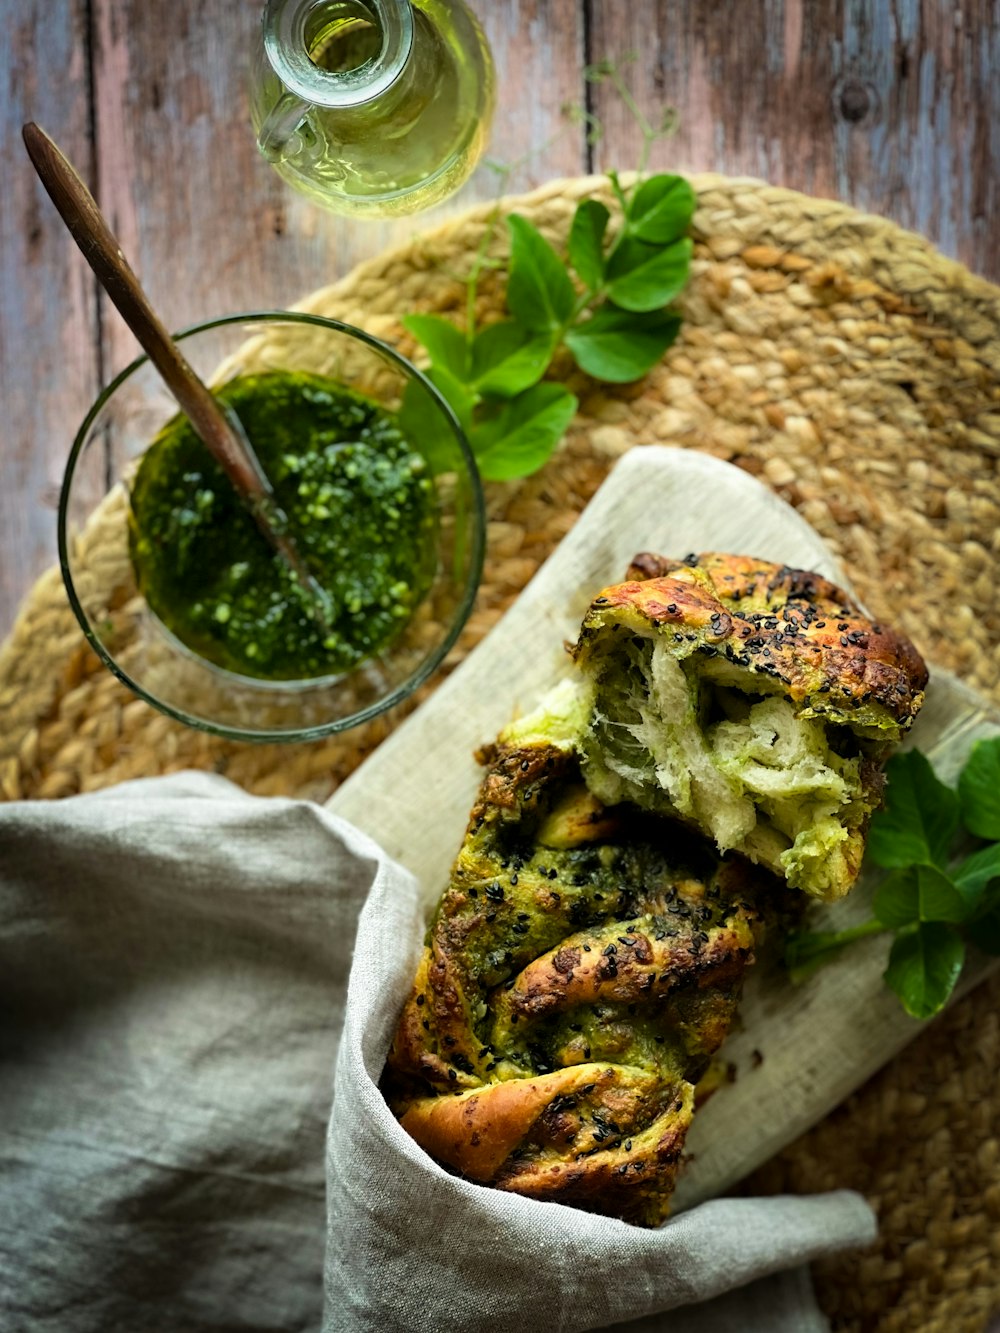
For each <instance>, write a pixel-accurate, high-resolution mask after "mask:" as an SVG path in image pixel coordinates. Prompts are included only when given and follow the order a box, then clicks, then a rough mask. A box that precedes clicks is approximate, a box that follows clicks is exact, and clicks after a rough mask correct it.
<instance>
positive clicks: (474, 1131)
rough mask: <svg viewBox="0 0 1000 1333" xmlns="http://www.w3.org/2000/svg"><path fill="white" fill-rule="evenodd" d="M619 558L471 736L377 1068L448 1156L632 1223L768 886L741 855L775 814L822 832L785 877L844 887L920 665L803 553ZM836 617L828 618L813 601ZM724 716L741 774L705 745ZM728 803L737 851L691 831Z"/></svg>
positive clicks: (718, 733) (704, 1061) (724, 1017)
mask: <svg viewBox="0 0 1000 1333" xmlns="http://www.w3.org/2000/svg"><path fill="white" fill-rule="evenodd" d="M637 561H638V563H637V564H635V565H633V568H632V570H630V573H631V574H632V575H633V577H632V579H630V580H629V581H628V582H626V583H625V584H622V585H618V586H617V587H614V588H609V589H606V590H605V591H604V592H603V593H601V595H600V596H599V597H597V598H596V599H595V601H594V603H593V604H592V606H591V610H590V612H589V613H588V615H587V618H586V619H585V621H584V627H583V631H582V634H581V637H580V642H579V643H578V645H577V648H576V650H575V656H576V660H577V663H578V665H579V666H580V667H581V670H580V672H579V673H577V676H576V678H575V679H573V680H571V681H568V682H564V683H563V685H561V686H560V687H558V688H557V689H556V690H555V691H554V692H553V693H552V694H551V695H550V696H549V697H548V698H547V699H546V700H545V701H544V703H543V706H542V708H541V709H540V710H539V711H538V712H537V713H535V714H533V715H531V716H530V717H528V718H525V719H523V720H521V721H519V722H517V723H515V724H513V725H512V726H510V727H508V728H507V729H506V730H505V731H504V732H503V733H501V735H500V737H499V738H498V741H497V743H496V744H495V745H493V746H489V747H487V748H486V749H485V750H484V751H483V752H482V754H481V756H480V758H481V760H482V762H483V763H484V764H485V765H486V775H485V778H484V780H483V783H482V786H481V788H480V792H479V796H478V799H477V801H476V805H475V807H474V809H473V811H472V816H471V820H470V824H469V828H468V831H467V834H466V837H465V841H464V843H463V845H462V848H461V851H460V852H459V855H458V858H457V860H456V862H455V865H454V867H453V870H452V875H451V881H450V884H449V886H448V888H447V889H446V890H445V893H444V895H443V897H442V898H441V901H440V903H439V906H438V909H437V912H436V915H435V917H434V920H433V922H432V924H431V927H430V931H429V937H428V944H427V948H426V949H425V951H424V955H423V958H422V961H421V963H420V967H419V970H418V973H417V977H416V981H415V983H414V987H413V991H412V993H411V995H410V998H409V999H408V1001H407V1003H406V1005H405V1007H404V1010H403V1014H402V1017H401V1019H400V1023H399V1028H398V1030H397V1034H396V1038H395V1041H394V1044H393V1047H392V1050H391V1052H390V1056H389V1061H388V1064H387V1068H386V1073H385V1076H384V1079H383V1091H384V1093H385V1095H386V1097H387V1100H388V1101H389V1104H390V1106H391V1107H392V1109H393V1111H394V1112H395V1113H396V1114H397V1115H398V1116H399V1118H400V1120H401V1122H402V1124H403V1126H404V1128H405V1129H406V1130H408V1132H409V1133H410V1134H411V1135H412V1136H413V1137H414V1138H415V1139H416V1140H417V1142H418V1143H420V1144H421V1145H422V1146H423V1147H424V1148H425V1149H426V1150H427V1152H429V1153H430V1154H431V1156H433V1157H434V1158H436V1160H438V1161H439V1162H441V1163H442V1164H444V1165H445V1166H447V1167H449V1168H450V1169H452V1170H454V1171H456V1172H458V1173H460V1174H462V1175H463V1176H465V1177H466V1178H468V1179H470V1180H475V1181H479V1182H482V1183H485V1184H491V1185H493V1186H494V1187H496V1188H499V1189H505V1190H513V1191H517V1192H518V1193H521V1194H525V1195H528V1196H531V1197H535V1198H544V1199H555V1200H560V1201H562V1202H566V1203H572V1204H575V1205H576V1206H578V1207H583V1208H587V1209H590V1210H591V1211H596V1212H603V1213H608V1214H611V1215H613V1216H616V1217H620V1218H623V1219H625V1220H627V1221H631V1222H634V1223H637V1224H640V1225H646V1226H654V1225H656V1224H658V1223H659V1222H661V1221H662V1220H663V1219H664V1217H665V1216H666V1214H667V1211H668V1204H669V1197H670V1194H671V1191H672V1189H673V1186H674V1180H675V1177H676V1174H677V1170H678V1167H679V1163H680V1158H681V1152H682V1148H683V1143H684V1137H685V1134H686V1131H687V1128H688V1125H689V1123H690V1121H691V1116H692V1114H693V1111H694V1107H695V1103H696V1101H697V1099H698V1097H699V1081H702V1087H703V1088H704V1086H705V1085H707V1084H708V1083H709V1082H710V1081H711V1079H710V1075H709V1077H706V1073H707V1072H709V1071H710V1063H711V1060H712V1056H713V1054H714V1052H715V1051H716V1050H717V1049H718V1047H719V1046H720V1045H721V1043H722V1041H723V1040H724V1038H725V1036H726V1034H727V1032H728V1030H729V1028H730V1025H731V1023H732V1020H733V1017H734V1015H735V1012H736V1008H737V1005H738V1003H739V998H740V991H741V987H742V983H743V978H744V975H745V973H746V970H747V968H748V967H749V966H750V964H751V963H752V962H753V959H754V954H755V951H756V950H757V949H758V947H759V944H760V942H761V940H762V938H763V935H764V932H765V929H766V928H767V927H768V925H769V924H772V923H773V922H774V921H775V920H777V919H779V918H780V917H781V916H782V915H784V914H785V913H786V912H787V911H788V910H789V895H788V892H787V886H786V882H785V878H784V877H782V878H779V877H778V875H775V874H774V873H772V870H771V869H767V868H763V867H758V866H757V865H755V864H753V860H752V859H748V857H752V858H755V859H757V860H759V861H761V862H763V863H764V865H765V866H770V867H772V869H773V870H777V871H779V873H780V872H783V871H784V872H786V873H787V878H788V879H789V880H793V881H794V879H795V877H796V876H797V875H798V874H799V868H800V865H801V864H802V863H804V862H805V863H807V862H808V858H804V857H800V858H799V859H796V857H795V856H794V855H793V856H791V857H788V856H784V859H783V854H784V853H786V852H789V851H791V852H793V853H794V851H795V849H796V847H797V846H798V838H799V836H800V834H801V835H803V836H805V837H806V839H808V838H809V837H812V838H813V839H814V840H815V839H818V840H819V843H821V842H822V840H823V839H824V838H825V839H826V843H827V845H828V847H829V848H832V853H830V856H833V857H834V859H835V854H836V852H837V849H838V848H842V847H843V846H844V845H845V844H847V846H848V847H849V849H850V855H849V856H848V855H846V854H845V855H843V856H841V858H840V861H839V862H838V863H837V866H836V868H835V871H834V872H833V874H832V877H829V876H828V877H827V879H822V878H816V874H817V872H816V871H815V869H814V870H813V872H812V873H813V875H814V880H813V882H807V883H805V884H803V887H806V888H810V889H812V891H814V892H816V891H821V890H824V889H825V890H830V889H831V886H832V890H833V891H834V892H840V891H843V889H844V886H845V884H846V880H847V878H848V876H849V877H850V878H851V879H852V880H853V876H854V875H855V874H856V873H857V863H860V857H861V850H862V849H863V841H864V825H865V823H866V819H867V812H868V811H869V810H870V809H871V807H872V805H873V804H874V803H875V802H876V801H877V799H878V791H879V788H878V760H879V758H880V757H881V756H882V755H883V754H884V753H885V750H886V748H887V745H886V739H885V738H886V736H889V737H891V738H895V737H896V736H898V734H899V732H900V730H901V729H902V727H904V726H905V725H907V724H908V722H909V720H910V719H911V718H912V716H913V714H914V713H915V712H916V709H917V707H919V691H920V690H921V689H922V686H923V681H924V680H925V679H926V673H925V672H924V668H923V663H922V662H920V659H919V658H918V657H917V655H916V653H915V651H914V650H913V649H912V647H911V646H910V645H909V644H908V643H906V641H905V640H902V639H898V638H897V637H896V636H895V635H893V634H892V633H891V632H890V631H887V630H882V629H879V628H877V627H875V626H872V625H870V624H869V623H868V622H866V621H864V620H863V618H862V617H861V616H860V612H858V611H857V608H855V607H853V606H852V604H851V603H850V602H849V601H848V599H847V598H846V597H845V596H844V594H843V593H841V592H839V590H837V589H835V588H833V586H832V585H830V584H828V583H826V581H825V580H821V579H819V578H818V577H817V576H814V575H804V574H801V573H799V572H796V571H790V570H783V569H779V568H778V567H777V566H773V565H770V566H769V565H766V564H764V563H763V562H758V561H747V560H742V559H741V558H737V557H718V556H707V557H702V558H701V561H700V562H695V563H693V564H691V563H689V564H687V565H680V564H677V563H676V562H668V561H663V560H661V559H660V558H659V557H637ZM644 573H652V574H654V575H655V577H653V578H652V580H650V581H646V580H644V579H643V578H642V575H643V574H644ZM817 606H821V607H822V608H823V609H822V612H821V613H820V612H819V611H817V610H816V607H817ZM827 606H829V607H830V608H831V610H830V611H827V609H826V608H827ZM848 615H849V616H850V620H849V622H847V623H848V624H849V629H847V630H840V629H839V628H838V629H836V635H837V639H836V641H835V642H830V638H831V636H830V635H824V634H823V630H824V628H826V626H825V625H824V624H820V623H818V622H819V621H821V620H824V619H825V618H834V624H835V625H837V626H839V625H842V624H844V623H845V622H844V621H843V620H842V619H841V620H837V619H836V618H835V617H836V616H841V617H843V616H848ZM772 622H773V624H772ZM746 625H750V626H752V627H753V632H752V633H751V634H749V635H747V634H744V633H743V629H744V627H745V626H746ZM779 625H781V626H782V627H783V628H781V629H779V628H778V626H779ZM678 627H680V628H678ZM841 637H846V638H847V640H848V644H847V649H849V651H847V650H844V649H843V648H842V645H841V643H840V639H841ZM751 640H755V641H754V642H751ZM756 640H760V641H761V642H759V643H758V642H756ZM659 644H666V645H668V652H667V657H668V658H669V663H670V664H671V665H668V666H667V667H666V668H664V667H663V665H662V657H663V654H662V652H660V651H658V645H659ZM695 663H696V664H697V665H698V666H699V667H702V668H704V667H705V666H707V667H708V671H707V672H706V673H705V674H704V675H701V674H696V673H695V672H693V671H692V670H691V669H690V667H691V665H693V664H695ZM673 664H679V666H678V669H677V670H676V671H674V670H672V666H673ZM685 664H687V666H686V667H685ZM720 664H721V665H722V666H723V667H724V673H720V674H718V675H714V676H713V674H712V672H713V671H717V669H718V666H719V665H720ZM852 664H859V665H858V666H855V665H852ZM866 682H867V683H866ZM901 685H905V686H906V689H907V693H906V695H905V696H904V694H903V692H902V690H901V689H900V686H901ZM741 686H742V688H741ZM853 698H857V699H859V700H860V702H859V703H858V704H856V705H855V704H852V703H850V702H848V701H849V700H850V699H853ZM774 704H778V705H780V707H779V708H778V709H775V707H774ZM755 709H756V710H758V711H757V713H756V714H755V711H754V710H755ZM761 710H763V714H762V713H761ZM727 728H728V730H727ZM741 728H742V732H743V733H746V736H744V737H743V738H742V739H741V741H740V744H742V745H744V746H746V747H747V748H748V749H749V752H750V758H749V761H747V762H746V763H745V764H744V768H743V770H741V769H739V767H738V766H737V765H734V764H733V763H730V759H731V757H732V755H733V754H737V753H738V750H739V747H738V746H737V745H736V744H735V742H734V741H733V736H734V734H742V733H740V729H741ZM803 728H804V730H803ZM824 728H829V729H830V732H827V731H826V730H824ZM768 733H769V734H768ZM830 733H832V734H830ZM699 738H700V745H701V748H700V749H699ZM720 738H721V739H720ZM768 739H769V740H770V745H767V744H766V742H767V741H768ZM713 742H715V743H714V744H713ZM758 770H761V771H758ZM713 771H714V773H715V774H716V775H717V777H716V778H713V776H712V772H713ZM767 771H770V773H771V779H770V786H768V779H767ZM685 774H687V777H688V781H687V785H686V786H685V784H684V781H683V779H684V776H685ZM741 775H748V780H746V781H743V780H742V776H741ZM712 782H714V783H715V786H714V787H712V786H711V784H712ZM838 784H839V785H838ZM758 788H761V789H763V790H760V791H759V790H758ZM796 795H798V796H799V797H800V798H801V800H800V802H799V809H800V816H799V817H798V825H797V827H798V828H799V833H798V834H795V836H793V834H792V832H789V831H788V830H789V829H791V828H792V823H794V821H792V823H790V822H789V821H791V820H792V815H791V813H790V810H791V806H792V805H794V804H795V800H794V798H795V797H796ZM736 799H740V800H743V801H744V803H745V806H748V807H749V809H750V811H751V813H752V815H753V820H752V821H751V826H750V833H751V834H752V833H753V831H754V829H764V831H765V833H766V836H764V837H758V838H757V839H756V840H755V839H754V838H753V837H752V836H744V839H743V844H742V847H743V850H744V851H745V852H746V853H747V854H748V856H747V857H744V856H741V855H735V854H733V853H731V852H730V853H726V854H724V855H720V854H719V851H718V849H717V846H713V845H712V843H711V842H709V841H707V840H706V839H705V838H704V836H702V835H703V833H706V832H707V833H710V834H711V835H712V836H713V838H714V840H715V842H716V844H718V843H719V842H720V841H724V838H723V839H720V837H719V833H720V829H721V831H722V832H723V834H725V832H726V828H727V827H728V826H725V825H723V824H720V822H719V820H718V817H717V816H718V805H719V803H720V802H722V803H725V802H726V801H730V802H731V801H734V800H736ZM838 801H839V805H838ZM740 809H741V812H742V815H743V816H744V818H745V816H746V809H745V808H744V807H740ZM678 814H679V815H680V816H681V817H682V818H683V820H684V821H686V822H684V823H682V822H678V820H677V819H676V818H675V817H673V816H676V815H678ZM831 829H832V832H831ZM730 845H732V843H731V842H730ZM816 845H818V843H817V844H816ZM828 859H829V857H828ZM789 872H790V873H789Z"/></svg>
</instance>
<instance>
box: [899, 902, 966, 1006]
mask: <svg viewBox="0 0 1000 1333" xmlns="http://www.w3.org/2000/svg"><path fill="white" fill-rule="evenodd" d="M964 960H965V944H964V943H963V941H962V937H961V936H960V935H959V933H958V931H957V930H956V929H955V927H954V926H946V925H940V924H938V923H937V922H931V923H927V924H924V925H920V926H918V927H917V929H916V930H912V931H908V932H907V933H906V934H905V935H898V936H897V937H896V939H895V940H894V942H893V946H892V949H891V951H890V953H889V966H888V967H887V968H886V970H885V973H884V976H885V982H886V985H887V986H889V987H891V989H892V990H894V991H895V992H896V994H897V995H898V996H899V998H900V1000H901V1001H902V1002H903V1008H904V1009H905V1010H906V1012H907V1013H908V1014H909V1015H910V1016H911V1017H913V1018H930V1017H931V1015H932V1014H936V1013H937V1012H938V1011H939V1010H940V1009H943V1008H944V1006H945V1004H946V1003H947V1000H948V997H949V996H950V995H951V993H952V991H953V990H954V989H955V983H956V982H957V981H958V978H959V974H960V973H961V971H962V963H963V962H964Z"/></svg>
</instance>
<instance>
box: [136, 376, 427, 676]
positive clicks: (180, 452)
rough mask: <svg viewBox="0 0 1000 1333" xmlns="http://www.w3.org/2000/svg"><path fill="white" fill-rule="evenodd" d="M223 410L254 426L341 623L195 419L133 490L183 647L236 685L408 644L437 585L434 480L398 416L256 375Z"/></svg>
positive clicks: (153, 458)
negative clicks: (299, 578) (401, 639)
mask: <svg viewBox="0 0 1000 1333" xmlns="http://www.w3.org/2000/svg"><path fill="white" fill-rule="evenodd" d="M217 397H218V398H219V400H220V401H221V402H223V403H225V404H228V405H229V406H230V407H231V408H232V409H233V410H234V411H235V412H236V415H237V416H238V417H239V419H240V421H241V423H242V425H243V428H244V430H245V431H246V433H247V435H248V436H249V438H250V441H251V443H252V445H253V447H254V450H255V451H256V453H257V456H258V458H259V459H260V462H261V464H262V466H263V468H264V471H265V473H266V474H267V476H268V477H269V478H270V481H271V484H272V486H273V487H274V492H275V496H276V499H277V501H278V504H279V505H280V506H281V508H282V510H283V511H284V513H285V515H286V516H287V518H288V522H289V526H290V530H291V532H292V533H293V534H294V537H295V541H296V544H297V546H298V547H299V549H300V551H301V553H302V555H303V557H304V558H305V560H306V563H307V564H308V565H309V568H310V569H311V571H312V573H313V574H314V575H315V577H316V579H317V581H318V582H319V584H320V586H321V587H322V588H323V589H324V591H325V592H326V593H327V594H328V596H329V598H330V602H331V606H332V613H331V618H330V624H329V626H328V628H327V629H326V630H324V629H321V628H320V626H319V625H318V624H317V623H316V620H315V618H314V617H313V615H312V614H311V610H310V606H311V603H310V601H309V599H308V598H307V597H306V596H305V595H304V594H303V592H302V591H301V589H300V588H299V585H298V583H297V582H296V580H295V578H294V576H293V575H292V573H291V572H290V570H289V569H288V568H287V567H286V565H285V564H284V562H283V561H282V560H281V559H280V557H279V556H278V555H277V554H276V553H275V552H274V551H273V550H272V548H271V547H270V546H269V544H268V543H267V541H266V540H265V538H264V537H263V536H262V534H261V532H260V530H259V529H258V527H257V524H256V522H255V521H254V519H253V518H252V517H251V515H250V513H249V512H248V511H247V509H246V508H245V507H244V505H243V503H242V501H241V499H240V498H239V496H238V495H237V494H236V492H235V491H234V489H233V487H232V484H231V483H230V482H229V481H228V480H227V478H226V477H225V475H224V473H223V472H222V469H221V468H220V467H219V465H218V464H217V463H216V462H215V460H214V459H213V458H211V456H210V455H209V454H208V452H207V450H206V449H205V446H204V445H203V444H202V442H201V440H200V439H199V438H198V436H197V435H196V433H195V431H194V429H193V428H192V426H191V425H190V423H189V422H188V421H187V419H186V418H185V417H182V416H177V417H174V418H173V419H172V420H171V421H170V422H168V424H167V425H166V426H165V427H164V429H163V430H162V431H161V433H160V434H159V436H157V438H156V439H155V440H154V442H153V443H152V445H151V446H150V447H149V449H148V450H147V451H146V453H145V454H144V455H143V458H142V461H141V463H140V466H139V469H138V472H137V475H136V477H135V481H134V483H133V486H132V492H131V511H130V515H129V544H130V550H131V555H132V563H133V567H134V569H135V574H136V580H137V583H138V586H139V588H140V590H141V592H142V593H143V595H144V596H145V598H146V601H147V602H148V604H149V606H150V608H151V609H152V611H153V612H154V613H155V615H156V616H157V617H158V619H159V620H160V621H161V622H162V623H163V624H164V625H165V626H166V627H167V629H169V630H170V631H171V632H172V633H173V634H174V635H175V637H176V638H178V639H179V640H180V641H181V642H182V643H183V644H185V645H186V646H187V647H188V648H190V649H191V650H192V651H193V652H195V653H197V654H198V655H199V656H200V657H203V658H205V659H206V660H207V661H209V662H212V663H214V664H215V665H216V666H219V667H222V668H224V669H226V670H228V671H234V672H237V673H238V674H240V675H244V676H253V677H256V678H258V679H266V680H275V681H284V680H312V679H316V678H324V677H329V676H335V675H339V674H341V673H343V672H346V671H350V670H351V669H352V668H354V667H356V666H358V665H359V664H360V663H362V662H364V661H366V660H367V659H369V658H372V657H375V656H377V655H378V653H379V652H381V651H382V650H383V649H384V648H386V647H387V646H388V645H389V644H390V643H391V642H392V640H393V639H394V638H395V637H396V635H397V634H398V633H399V631H400V630H401V629H402V627H403V626H404V625H405V624H406V622H407V620H408V619H409V617H410V615H411V614H412V612H413V610H414V609H415V607H416V606H417V604H418V603H419V602H420V600H421V598H422V597H423V595H424V593H425V592H426V591H427V588H428V587H429V585H430V582H431V579H432V577H433V573H434V562H435V519H434V503H433V499H434V497H433V481H432V478H431V474H430V469H429V468H428V466H427V463H426V462H425V460H424V458H423V456H422V455H421V454H420V453H418V452H417V451H416V450H414V449H413V447H412V446H411V445H410V443H409V441H408V440H407V438H406V436H405V435H404V434H403V432H402V431H401V430H400V428H399V425H398V423H397V421H396V419H395V417H394V416H393V415H392V413H390V412H387V411H386V410H385V409H384V408H382V407H380V406H379V405H378V404H376V403H374V402H371V401H370V400H368V399H366V398H364V397H362V396H361V395H360V394H357V393H354V392H353V391H351V390H349V389H346V388H345V387H344V386H343V385H341V384H339V383H337V382H336V381H335V380H331V379H328V378H326V377H324V376H319V375H312V374H306V373H302V372H289V371H273V372H268V373H265V374H259V375H246V376H241V377H239V378H237V379H233V380H231V381H230V382H229V383H227V384H226V385H224V386H223V387H222V388H220V389H219V390H218V393H217Z"/></svg>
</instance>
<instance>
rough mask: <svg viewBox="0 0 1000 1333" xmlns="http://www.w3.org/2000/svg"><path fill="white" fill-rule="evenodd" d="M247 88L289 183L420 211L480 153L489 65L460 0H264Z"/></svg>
mask: <svg viewBox="0 0 1000 1333" xmlns="http://www.w3.org/2000/svg"><path fill="white" fill-rule="evenodd" d="M250 94H251V97H250V100H251V109H252V116H253V125H254V130H255V132H256V134H257V142H258V145H259V147H260V150H261V152H262V153H263V154H264V156H265V157H266V158H267V159H268V161H269V162H270V163H271V164H272V165H273V166H274V168H275V170H276V171H277V172H278V173H279V174H280V175H281V176H282V177H284V179H285V180H286V181H288V183H289V184H290V185H292V186H294V187H295V188H296V189H298V190H300V191H302V192H303V193H304V194H306V195H308V196H309V197H310V198H311V199H312V200H314V201H315V202H316V203H318V204H322V205H324V206H325V207H326V208H330V209H333V210H334V211H336V212H340V213H354V214H362V215H397V214H403V213H413V212H416V211H417V210H418V209H422V208H429V207H430V206H431V205H433V204H436V203H439V202H440V201H441V200H442V199H444V198H446V197H447V196H448V195H449V194H451V193H453V191H455V190H457V189H458V187H459V186H460V185H462V184H463V182H464V181H465V180H466V179H467V178H468V176H469V175H470V173H471V172H472V170H473V168H474V167H475V165H476V163H477V162H478V161H479V158H480V156H481V155H482V152H483V149H484V147H485V145H486V141H487V138H488V134H489V125H490V120H491V118H492V114H493V102H494V76H493V63H492V60H491V58H490V53H489V48H488V46H487V44H486V39H485V38H484V36H483V33H482V30H481V29H480V27H479V24H478V23H477V21H476V19H475V18H474V17H473V15H472V14H471V13H470V11H469V10H468V9H467V7H466V6H465V4H463V3H462V0H413V3H412V4H411V3H410V0H268V5H267V8H266V9H265V11H264V18H263V40H262V43H261V45H260V48H259V49H258V51H257V52H256V54H255V58H254V64H253V69H252V76H251V89H250Z"/></svg>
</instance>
